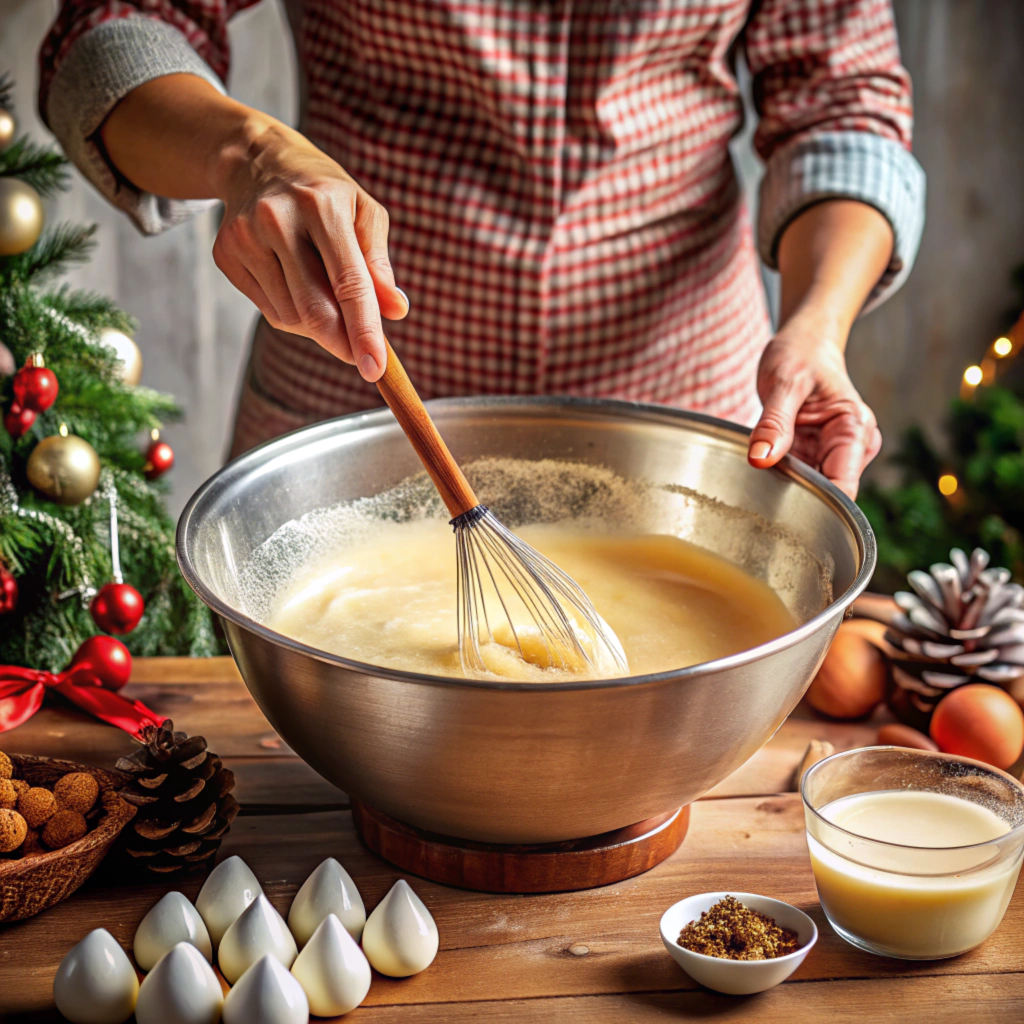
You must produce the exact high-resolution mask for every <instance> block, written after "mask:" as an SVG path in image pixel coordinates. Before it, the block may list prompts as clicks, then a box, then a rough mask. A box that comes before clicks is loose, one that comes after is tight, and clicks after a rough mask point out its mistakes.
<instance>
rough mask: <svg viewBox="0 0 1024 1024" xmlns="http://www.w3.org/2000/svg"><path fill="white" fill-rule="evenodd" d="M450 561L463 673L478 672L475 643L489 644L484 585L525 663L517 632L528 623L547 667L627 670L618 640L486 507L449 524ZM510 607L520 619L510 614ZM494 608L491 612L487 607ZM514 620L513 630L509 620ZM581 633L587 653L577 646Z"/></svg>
mask: <svg viewBox="0 0 1024 1024" xmlns="http://www.w3.org/2000/svg"><path fill="white" fill-rule="evenodd" d="M451 525H452V527H453V529H454V530H455V547H456V556H457V570H458V573H457V582H456V602H457V606H456V608H457V626H458V636H459V658H460V660H461V662H462V667H463V670H464V671H465V672H467V674H478V673H481V672H486V671H487V667H486V665H485V663H484V659H483V656H482V654H481V650H480V647H481V638H482V639H483V641H485V642H486V641H491V640H493V639H494V631H493V630H492V628H491V622H490V618H489V613H488V609H487V604H488V602H487V600H486V591H487V586H486V583H487V581H489V582H490V585H491V588H493V591H494V593H495V595H496V597H497V601H498V604H499V605H500V606H501V610H502V612H503V613H504V617H505V620H506V622H507V623H508V626H509V629H510V630H511V633H512V637H513V639H514V641H515V645H516V647H517V648H518V650H519V653H520V655H521V656H522V657H523V658H524V660H530V659H528V658H527V656H526V652H525V651H524V648H523V642H522V637H521V636H520V633H521V632H522V630H523V628H524V627H527V626H531V625H532V627H533V628H534V629H535V630H536V634H537V635H538V636H539V638H540V640H541V641H542V643H543V644H544V647H545V649H546V652H547V659H546V660H547V663H548V665H550V666H552V667H561V668H566V669H569V668H574V667H577V666H579V665H581V664H585V665H587V666H588V667H589V668H591V669H592V670H593V669H597V668H607V667H609V659H610V665H611V666H614V672H615V673H617V674H622V673H625V672H627V671H628V666H627V664H626V661H625V658H624V657H623V655H622V651H621V648H620V647H619V645H618V643H617V642H616V641H615V640H614V639H613V637H612V636H611V635H610V631H609V630H608V628H607V626H606V625H605V623H604V620H603V619H602V618H601V616H600V615H598V613H597V611H596V610H595V608H594V606H593V604H592V603H591V601H590V599H589V598H588V597H587V595H586V594H585V593H584V592H583V590H582V589H581V588H580V586H579V584H577V583H576V582H575V580H573V579H572V577H571V576H569V575H568V574H567V573H565V572H564V571H563V570H561V569H559V568H558V566H557V565H555V564H554V563H553V562H552V561H551V560H550V559H548V558H545V557H544V555H542V554H541V553H540V552H539V551H537V550H536V549H535V548H532V547H531V546H530V545H529V544H527V543H526V542H525V541H523V540H521V539H520V538H519V537H517V536H516V535H515V534H514V533H512V531H511V530H509V529H508V528H507V527H506V526H505V525H504V524H503V523H502V522H501V520H499V519H498V518H497V517H496V516H495V515H494V514H493V513H492V512H491V511H490V509H488V508H487V506H486V505H477V506H476V507H474V508H472V509H470V510H469V511H468V512H465V513H463V514H462V515H461V516H457V517H456V518H455V519H453V520H452V521H451ZM510 604H512V605H513V606H514V608H515V609H516V610H517V611H518V610H519V609H520V608H521V609H522V612H521V614H520V615H518V616H517V615H514V614H513V610H512V608H510ZM495 610H496V609H495ZM517 618H519V620H520V621H519V627H518V628H517V624H516V619H517ZM581 632H582V634H583V636H584V637H586V638H588V639H589V640H590V641H591V644H592V646H593V650H592V651H589V650H587V647H586V646H585V645H584V644H583V642H582V641H581Z"/></svg>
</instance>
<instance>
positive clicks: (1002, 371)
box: [858, 267, 1024, 592]
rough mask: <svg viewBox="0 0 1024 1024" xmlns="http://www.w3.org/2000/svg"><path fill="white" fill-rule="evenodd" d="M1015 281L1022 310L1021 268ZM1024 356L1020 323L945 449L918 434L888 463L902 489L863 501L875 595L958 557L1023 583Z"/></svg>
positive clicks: (953, 424)
mask: <svg viewBox="0 0 1024 1024" xmlns="http://www.w3.org/2000/svg"><path fill="white" fill-rule="evenodd" d="M1014 279H1015V281H1016V283H1017V284H1018V285H1019V286H1020V288H1021V293H1022V300H1024V267H1021V268H1018V270H1017V271H1015V273H1014ZM1018 310H1019V306H1018ZM1022 350H1024V315H1021V316H1019V317H1018V318H1017V319H1016V322H1014V323H1012V325H1011V326H1010V327H1009V328H1008V329H1007V331H1006V333H1005V334H1004V335H1002V336H1000V337H999V338H997V339H995V341H993V342H992V344H991V345H990V346H989V350H988V352H987V353H986V354H985V356H984V358H983V359H982V360H981V362H980V363H979V364H978V365H976V366H969V367H968V368H967V369H966V370H965V371H964V378H963V383H962V385H961V393H960V395H959V396H958V397H957V398H955V399H954V400H953V402H952V404H951V407H950V414H949V418H948V423H947V426H948V431H947V435H948V436H947V437H946V438H945V439H944V443H943V444H941V445H936V444H933V443H932V442H931V441H929V439H928V438H927V436H926V435H925V433H924V431H922V430H921V429H920V428H918V427H914V428H912V429H911V430H909V431H908V432H907V434H906V435H905V437H904V439H903V444H902V447H901V448H900V450H899V452H898V453H897V454H896V456H895V457H894V458H893V460H892V462H893V463H894V464H895V465H897V466H898V467H899V469H900V475H901V480H900V482H899V483H898V485H897V486H895V487H880V486H878V485H869V486H867V487H865V488H864V490H863V491H862V493H861V497H860V498H859V501H858V503H859V504H860V507H861V509H862V510H863V511H864V514H865V515H866V516H867V518H868V520H869V521H870V523H871V526H872V527H873V529H874V531H875V536H876V538H877V540H878V571H877V572H876V573H875V579H874V582H873V584H872V586H873V588H874V589H875V590H887V591H890V592H892V591H894V590H898V589H904V587H905V582H906V575H907V573H908V572H910V570H912V569H920V568H923V567H926V566H928V565H931V564H932V563H934V562H945V561H946V560H947V558H948V556H949V551H950V549H951V548H954V547H958V548H962V549H963V550H965V551H971V550H973V549H974V548H976V547H981V548H985V549H986V550H987V551H988V552H989V554H990V555H991V556H992V564H993V565H1000V566H1006V567H1007V568H1008V569H1009V570H1010V571H1011V572H1012V573H1013V577H1014V579H1016V580H1017V581H1019V582H1024V389H1022V388H1021V387H1020V385H1019V383H1018V384H1017V385H1016V386H1007V383H1006V382H1008V381H1013V380H1014V378H1017V380H1018V381H1019V378H1020V370H1021V366H1022V364H1021V363H1019V362H1018V361H1017V356H1018V354H1019V353H1020V352H1021V351H1022ZM997 380H1001V381H1002V382H1003V383H996V382H997Z"/></svg>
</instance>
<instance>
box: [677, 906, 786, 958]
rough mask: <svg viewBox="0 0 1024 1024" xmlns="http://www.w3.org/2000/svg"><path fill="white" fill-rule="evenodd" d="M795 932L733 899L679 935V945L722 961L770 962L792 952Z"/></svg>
mask: <svg viewBox="0 0 1024 1024" xmlns="http://www.w3.org/2000/svg"><path fill="white" fill-rule="evenodd" d="M797 941H798V940H797V936H796V932H791V931H790V930H789V929H788V928H780V927H779V925H777V924H776V923H775V919H774V918H772V917H768V916H767V915H765V914H759V913H758V912H757V911H756V910H750V909H748V908H747V907H745V906H744V905H743V904H742V903H740V901H739V900H738V899H736V897H735V896H726V897H725V898H724V899H720V900H719V901H718V902H717V903H716V904H715V905H714V906H713V907H712V908H711V909H710V910H705V911H704V913H702V914H701V915H700V920H699V921H691V922H690V923H689V924H688V925H687V926H686V927H685V928H684V929H683V930H682V932H680V934H679V945H680V946H682V947H683V949H688V950H690V951H691V952H693V953H703V954H704V955H705V956H717V957H719V958H720V959H722V960H774V959H776V958H777V957H780V956H786V955H787V954H788V953H794V952H796V948H797Z"/></svg>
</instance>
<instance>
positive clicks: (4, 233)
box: [0, 178, 43, 256]
mask: <svg viewBox="0 0 1024 1024" xmlns="http://www.w3.org/2000/svg"><path fill="white" fill-rule="evenodd" d="M42 230H43V204H42V201H41V200H40V198H39V193H38V192H36V190H35V189H34V188H33V187H32V186H31V185H26V184H25V182H23V181H19V180H18V179H17V178H0V256H17V255H18V253H20V252H24V251H25V250H26V249H31V248H32V246H33V245H35V244H36V239H38V238H39V234H40V232H41V231H42Z"/></svg>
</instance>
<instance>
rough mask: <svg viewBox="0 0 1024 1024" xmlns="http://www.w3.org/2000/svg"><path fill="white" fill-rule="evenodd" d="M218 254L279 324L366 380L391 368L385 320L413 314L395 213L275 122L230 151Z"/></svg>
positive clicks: (223, 174) (223, 175) (221, 180)
mask: <svg viewBox="0 0 1024 1024" xmlns="http://www.w3.org/2000/svg"><path fill="white" fill-rule="evenodd" d="M216 180H217V194H218V196H219V197H220V198H221V199H223V200H224V204H225V213H224V220H223V222H222V223H221V227H220V231H219V232H218V233H217V239H216V241H215V243H214V246H213V258H214V260H215V262H216V264H217V266H218V267H219V268H220V269H221V270H222V271H223V273H224V274H225V276H226V277H227V278H228V280H229V281H231V283H232V284H233V285H234V286H235V287H236V288H237V289H238V290H239V291H241V292H242V293H243V294H244V295H246V296H248V298H249V299H250V300H251V301H252V302H253V303H254V304H255V305H256V306H257V307H258V308H259V310H260V312H261V313H262V314H263V315H264V316H265V317H266V318H267V320H268V321H269V322H270V323H271V325H272V326H274V327H277V328H279V329H281V330H283V331H288V332H290V333H292V334H301V335H304V336H305V337H307V338H312V339H313V340H314V341H316V342H317V343H318V344H320V345H322V346H323V347H324V348H325V349H327V350H328V351H329V352H332V353H334V354H335V355H336V356H338V357H339V358H340V359H343V360H344V361H345V362H347V363H355V364H356V366H357V367H358V368H359V372H360V373H361V374H362V376H363V377H364V378H365V379H366V380H368V381H376V380H378V379H379V378H380V376H381V374H382V373H383V372H384V367H385V364H386V362H387V356H386V350H385V343H384V333H383V329H382V326H381V315H382V314H383V315H384V316H385V317H387V318H388V319H391V320H400V319H401V318H402V317H404V316H405V315H406V314H407V313H408V311H409V303H408V299H407V298H406V296H405V293H404V292H402V291H401V290H400V289H399V288H397V287H396V286H395V275H394V271H393V270H392V268H391V261H390V259H389V258H388V214H387V211H386V210H385V209H384V207H383V206H381V205H380V203H378V202H376V200H374V199H373V198H372V197H371V196H370V195H369V194H368V193H367V192H366V191H365V190H364V189H362V188H361V187H360V186H359V185H358V184H357V183H356V182H355V181H354V180H353V179H352V178H351V177H350V176H349V175H348V174H347V173H346V172H345V171H344V169H343V168H341V167H340V166H339V165H338V164H337V163H335V162H334V161H333V160H332V159H331V158H330V157H328V156H327V155H326V154H325V153H323V152H321V151H320V150H319V149H317V148H316V147H315V146H314V145H313V144H312V143H311V142H310V141H309V140H308V139H306V138H305V137H304V136H302V135H300V134H299V133H298V132H295V131H292V130H291V129H290V128H287V127H285V126H284V125H282V124H280V123H279V122H276V121H270V120H269V119H267V121H265V122H258V123H257V124H256V125H254V126H250V127H249V130H248V131H247V132H246V134H245V136H244V139H243V140H241V141H240V142H239V143H237V144H235V145H233V146H230V147H226V148H225V154H224V157H223V167H222V169H221V170H220V172H219V173H218V175H217V178H216Z"/></svg>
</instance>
